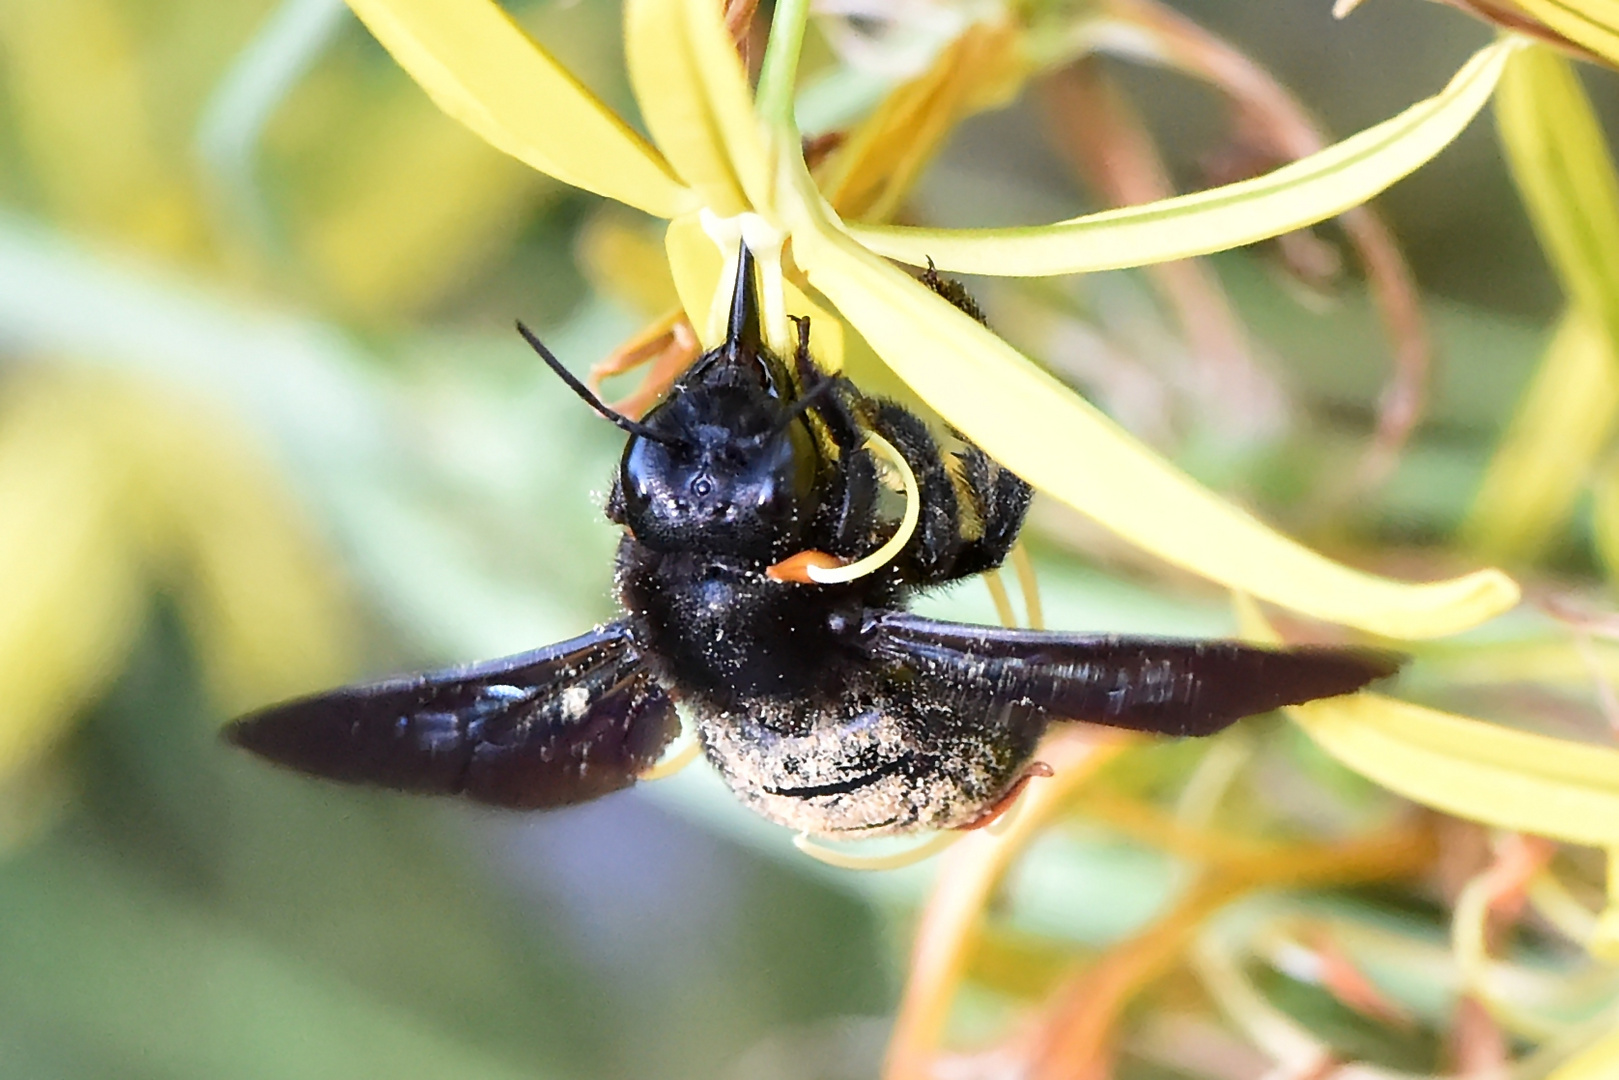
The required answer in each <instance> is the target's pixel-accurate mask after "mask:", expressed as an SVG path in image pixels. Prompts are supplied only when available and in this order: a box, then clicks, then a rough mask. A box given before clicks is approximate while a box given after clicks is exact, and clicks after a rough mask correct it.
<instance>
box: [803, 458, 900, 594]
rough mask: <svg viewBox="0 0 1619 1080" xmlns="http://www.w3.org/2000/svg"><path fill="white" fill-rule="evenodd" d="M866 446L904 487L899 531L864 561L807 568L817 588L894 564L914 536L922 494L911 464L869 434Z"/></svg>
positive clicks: (848, 579)
mask: <svg viewBox="0 0 1619 1080" xmlns="http://www.w3.org/2000/svg"><path fill="white" fill-rule="evenodd" d="M866 445H867V446H868V447H870V448H871V449H872V450H874V451H876V452H877V454H878V455H879V456H880V457H882V458H883V459H884V460H885V461H886V462H887V463H888V464H889V466H891V467H892V468H893V469H894V471H895V472H897V473H899V478H900V482H901V483H903V484H904V485H905V516H904V517H902V518H900V522H899V528H898V529H896V530H895V531H894V535H893V536H890V537H889V538H888V542H887V543H886V544H884V545H883V546H882V547H880V548H878V549H877V550H876V551H873V552H872V553H871V554H870V555H867V556H866V557H865V558H864V559H857V560H855V561H854V562H852V563H849V564H848V565H847V566H834V567H831V568H830V569H822V568H821V567H818V566H807V567H805V568H804V572H805V573H806V574H807V575H808V576H809V579H810V580H811V581H813V582H815V583H816V584H817V585H841V584H843V583H844V582H848V581H855V580H857V579H859V578H863V577H865V576H866V575H867V574H871V573H875V572H876V571H878V570H881V569H882V568H883V567H885V566H887V565H888V564H889V563H891V562H893V561H894V557H895V556H896V555H898V554H899V553H900V552H901V551H902V550H904V548H905V545H906V544H908V543H910V542H911V537H912V536H913V535H915V533H916V523H917V522H918V521H919V520H921V517H922V493H921V490H920V489H919V488H918V487H917V486H916V474H915V473H913V472H912V471H911V466H910V463H909V462H907V461H906V460H905V458H904V457H903V456H901V455H900V452H899V451H898V450H896V449H894V444H893V443H891V442H889V441H888V440H887V439H885V438H883V437H882V436H881V435H878V434H877V433H876V432H870V433H868V434H867V435H866Z"/></svg>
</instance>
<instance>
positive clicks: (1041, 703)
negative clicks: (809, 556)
mask: <svg viewBox="0 0 1619 1080" xmlns="http://www.w3.org/2000/svg"><path fill="white" fill-rule="evenodd" d="M864 627H865V641H866V644H867V647H868V648H869V649H870V651H871V655H872V656H873V657H874V658H875V659H877V660H878V661H879V662H880V663H883V664H885V665H888V666H889V667H890V671H891V673H892V674H893V675H894V676H896V677H899V678H903V679H907V680H914V684H913V686H914V690H915V691H916V692H921V693H925V694H928V696H929V697H935V696H937V697H938V698H940V699H943V700H945V701H948V702H950V703H951V704H953V705H955V706H956V707H957V708H979V709H984V710H986V711H988V710H991V709H999V708H1003V707H1005V706H1007V705H1012V706H1014V707H1017V706H1028V707H1032V708H1035V709H1039V710H1042V711H1044V712H1046V713H1048V714H1049V715H1050V716H1051V717H1052V718H1053V719H1068V720H1087V721H1089V722H1091V723H1093V724H1108V725H1111V726H1113V727H1123V728H1132V729H1134V730H1136V731H1154V732H1158V733H1160V734H1163V735H1212V734H1213V733H1214V732H1216V731H1219V730H1221V729H1222V728H1224V727H1226V726H1227V725H1229V724H1231V723H1232V722H1233V721H1236V720H1240V719H1242V718H1243V717H1244V716H1252V715H1254V714H1255V713H1262V712H1268V711H1269V710H1271V709H1275V708H1279V707H1281V706H1283V705H1298V704H1302V703H1303V702H1306V701H1313V700H1315V699H1316V698H1325V697H1336V696H1337V695H1339V694H1348V693H1351V692H1353V691H1355V690H1359V689H1360V688H1361V687H1363V686H1365V685H1366V684H1367V683H1369V682H1373V681H1374V680H1377V679H1381V678H1385V677H1386V676H1389V675H1393V674H1394V673H1395V672H1396V671H1398V670H1399V669H1400V666H1401V665H1402V664H1403V663H1404V662H1405V660H1406V658H1405V657H1404V656H1402V655H1401V654H1399V653H1395V652H1389V651H1387V650H1383V649H1364V648H1335V647H1327V646H1298V647H1294V648H1277V649H1268V648H1263V647H1260V646H1256V645H1244V644H1242V643H1240V642H1236V641H1185V640H1181V641H1177V640H1174V639H1168V638H1136V637H1109V636H1100V635H1097V636H1089V635H1081V634H1063V633H1051V632H1047V631H1040V630H1006V629H1002V628H1000V627H993V626H972V625H968V624H965V623H950V622H939V621H937V620H934V619H924V618H919V617H918V616H915V615H910V614H907V613H905V612H899V611H872V612H868V613H867V616H866V620H865V623H864Z"/></svg>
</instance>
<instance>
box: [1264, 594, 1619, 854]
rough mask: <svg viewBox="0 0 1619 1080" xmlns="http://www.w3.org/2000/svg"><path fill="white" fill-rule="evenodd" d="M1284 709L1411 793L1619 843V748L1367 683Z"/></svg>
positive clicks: (1357, 764)
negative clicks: (1445, 708)
mask: <svg viewBox="0 0 1619 1080" xmlns="http://www.w3.org/2000/svg"><path fill="white" fill-rule="evenodd" d="M1234 599H1235V604H1234V607H1235V608H1236V612H1237V621H1238V623H1239V625H1240V626H1241V627H1242V632H1243V634H1244V636H1246V637H1248V638H1250V639H1251V640H1254V641H1261V642H1265V643H1267V644H1276V643H1277V641H1278V638H1277V636H1276V633H1275V631H1274V630H1272V629H1271V627H1270V624H1269V623H1268V622H1267V621H1266V620H1265V617H1264V616H1263V615H1262V614H1261V613H1260V611H1259V609H1258V608H1257V607H1256V606H1255V605H1254V603H1253V601H1252V600H1251V599H1249V598H1248V597H1246V596H1243V595H1240V594H1239V595H1238V596H1236V597H1235V598H1234ZM1283 711H1284V712H1285V713H1287V715H1288V716H1289V717H1290V718H1291V719H1292V720H1293V721H1294V722H1295V723H1297V724H1298V725H1299V726H1300V727H1301V728H1303V729H1304V730H1305V732H1306V733H1308V734H1309V736H1310V737H1311V738H1312V739H1314V740H1315V741H1316V743H1317V744H1318V745H1319V746H1320V747H1321V748H1322V749H1323V750H1325V751H1326V752H1327V753H1329V754H1331V755H1332V756H1333V757H1335V758H1337V759H1338V761H1340V762H1341V763H1343V764H1344V765H1347V766H1348V767H1349V768H1351V769H1353V770H1355V771H1356V772H1358V773H1360V774H1361V775H1362V776H1365V777H1367V778H1368V779H1370V780H1372V781H1374V782H1376V783H1378V784H1380V785H1382V786H1383V787H1386V788H1388V789H1389V790H1390V791H1393V792H1396V793H1398V794H1400V795H1403V796H1405V797H1406V798H1408V799H1411V800H1412V801H1413V802H1419V803H1422V804H1423V805H1424V806H1431V807H1434V808H1435V809H1438V810H1443V811H1445V812H1446V813H1448V814H1455V815H1456V816H1457V817H1463V818H1467V819H1469V820H1471V821H1478V822H1483V823H1484V824H1486V825H1493V826H1495V827H1496V828H1499V829H1510V830H1512V831H1514V832H1527V833H1533V834H1535V835H1537V836H1548V837H1552V838H1554V839H1558V840H1564V841H1567V842H1568V843H1571V844H1588V845H1591V846H1593V847H1612V846H1613V845H1614V844H1616V843H1619V750H1613V749H1611V748H1609V747H1605V746H1595V745H1592V744H1590V743H1578V742H1571V741H1569V740H1567V739H1554V738H1552V737H1550V736H1547V735H1536V734H1534V733H1532V732H1527V731H1517V730H1514V729H1513V728H1508V727H1502V726H1501V725H1499V724H1486V723H1482V722H1480V721H1478V720H1470V719H1468V718H1467V717H1464V716H1454V715H1452V714H1450V713H1443V712H1439V711H1438V710H1436V709H1428V708H1424V707H1422V706H1420V705H1412V704H1410V703H1408V702H1404V701H1396V700H1394V699H1393V698H1386V697H1382V696H1380V695H1377V694H1370V693H1364V692H1363V693H1359V694H1351V695H1349V696H1347V697H1338V698H1330V699H1328V700H1325V701H1312V702H1310V703H1309V704H1307V705H1295V706H1292V707H1290V708H1287V709H1284V710H1283Z"/></svg>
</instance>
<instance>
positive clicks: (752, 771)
mask: <svg viewBox="0 0 1619 1080" xmlns="http://www.w3.org/2000/svg"><path fill="white" fill-rule="evenodd" d="M753 704H754V707H753V708H752V709H749V710H747V711H746V712H738V713H731V714H727V713H716V714H714V715H711V716H710V715H700V716H699V719H698V732H699V734H700V735H701V737H702V740H703V749H704V751H705V752H706V753H707V755H708V760H709V761H710V762H711V763H712V764H713V765H714V767H715V768H716V769H718V770H719V772H720V775H721V776H723V777H724V778H725V781H726V783H728V784H730V786H731V789H732V790H733V791H735V792H736V794H737V795H738V796H739V797H740V798H741V799H742V801H743V802H745V803H747V804H748V805H749V806H751V807H753V808H754V809H755V810H757V811H758V812H759V813H761V814H763V815H764V816H765V817H767V818H769V819H770V820H772V821H775V822H778V823H780V824H782V825H786V826H787V827H788V828H791V829H797V830H798V831H799V832H805V833H811V834H814V835H820V836H833V835H840V834H842V835H850V834H855V835H858V836H862V837H866V836H884V835H888V834H891V833H905V832H914V831H916V830H918V829H957V828H961V827H963V826H966V825H971V824H974V823H975V822H977V821H978V820H980V819H981V818H982V817H983V816H984V812H985V810H986V809H987V808H989V807H992V806H994V805H995V804H996V803H997V802H999V801H1000V799H1001V797H1002V796H1003V795H1005V794H1006V793H1007V792H1008V791H1010V790H1011V788H1012V785H1013V784H1014V783H1016V781H1017V779H1018V777H1019V776H1020V775H1021V774H1022V771H1023V766H1024V765H1025V763H1027V762H1028V760H1029V758H1030V757H1031V755H1033V753H1034V748H1035V744H1036V743H1037V742H1038V741H1039V738H1040V733H1041V732H1042V731H1043V730H1044V729H1045V722H1044V720H1039V721H1035V720H1033V718H1031V717H1030V716H1029V715H1028V712H1027V710H1024V712H1023V715H1022V716H1021V717H1020V718H1019V722H1013V720H1012V712H1013V710H1012V708H1011V707H1010V706H1008V707H1006V708H1003V709H1002V710H1000V715H998V716H989V717H976V716H975V717H970V718H967V717H963V718H956V717H952V716H948V715H946V714H944V713H942V712H940V711H936V710H928V709H918V708H917V707H916V702H914V701H909V702H907V701H896V700H893V699H888V700H883V699H880V698H879V699H873V700H871V701H869V702H861V703H859V705H857V706H855V707H856V711H854V712H853V713H852V715H851V714H845V713H844V712H842V711H838V712H824V713H821V714H819V715H817V716H814V717H808V718H803V719H807V720H808V724H807V727H806V728H805V729H803V730H795V727H797V725H796V724H795V721H797V720H799V719H801V718H802V717H801V715H800V714H801V710H796V709H794V708H793V707H792V706H791V705H783V704H781V703H774V702H768V701H763V700H761V701H757V702H755V703H753ZM851 704H853V703H851Z"/></svg>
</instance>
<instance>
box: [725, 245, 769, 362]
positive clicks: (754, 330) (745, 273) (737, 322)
mask: <svg viewBox="0 0 1619 1080" xmlns="http://www.w3.org/2000/svg"><path fill="white" fill-rule="evenodd" d="M763 351H764V334H763V333H762V332H761V331H760V329H759V286H758V284H757V283H756V282H755V281H754V273H753V252H751V251H749V250H748V245H747V244H742V245H741V250H740V251H739V252H738V254H737V259H736V285H735V286H734V287H733V288H732V290H731V322H730V325H729V326H727V327H726V331H725V352H726V354H727V355H728V356H730V357H732V358H733V359H734V358H736V357H738V356H741V355H751V356H758V355H759V354H760V353H762V352H763Z"/></svg>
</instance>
